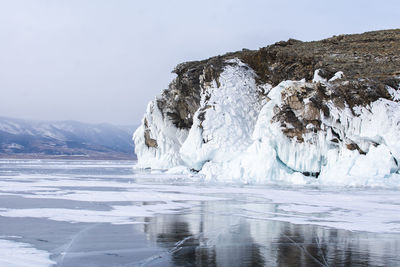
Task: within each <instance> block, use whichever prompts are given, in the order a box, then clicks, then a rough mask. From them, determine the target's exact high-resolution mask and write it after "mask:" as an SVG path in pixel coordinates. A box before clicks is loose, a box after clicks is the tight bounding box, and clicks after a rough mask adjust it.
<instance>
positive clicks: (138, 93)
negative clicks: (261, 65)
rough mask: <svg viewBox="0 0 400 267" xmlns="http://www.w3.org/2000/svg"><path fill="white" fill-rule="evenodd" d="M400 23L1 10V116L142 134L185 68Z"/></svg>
mask: <svg viewBox="0 0 400 267" xmlns="http://www.w3.org/2000/svg"><path fill="white" fill-rule="evenodd" d="M399 18H400V1H398V0H393V1H388V0H387V1H386V0H381V1H368V0H363V1H359V0H355V1H349V0H345V1H343V0H336V1H321V0H315V1H311V0H299V1H287V0H275V1H270V0H264V1H261V0H246V1H244V0H240V1H239V0H237V1H236V0H231V1H229V0H202V1H190V0H159V1H157V0H149V1H135V0H130V1H128V0H25V1H22V0H0V116H6V117H15V118H23V119H35V120H78V121H83V122H90V123H103V122H106V123H112V124H124V125H132V124H138V123H140V120H141V118H142V116H143V114H144V112H145V110H146V106H147V103H148V102H149V101H150V100H153V99H154V98H155V96H156V95H158V94H160V93H161V91H162V90H163V89H166V88H167V87H168V84H169V82H170V81H171V80H172V79H173V78H174V75H173V74H171V71H172V69H173V68H174V66H175V65H177V64H178V63H181V62H184V61H192V60H200V59H205V58H208V57H211V56H215V55H220V54H224V53H226V52H231V51H237V50H241V49H242V48H248V49H258V48H260V47H264V46H267V45H269V44H272V43H275V42H277V41H280V40H287V39H289V38H295V39H299V40H303V41H310V40H319V39H323V38H326V37H330V36H332V35H338V34H345V33H362V32H365V31H372V30H380V29H393V28H400V20H399Z"/></svg>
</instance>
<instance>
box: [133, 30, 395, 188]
mask: <svg viewBox="0 0 400 267" xmlns="http://www.w3.org/2000/svg"><path fill="white" fill-rule="evenodd" d="M366 35H367V36H366ZM389 35H390V36H391V37H392V38H397V39H399V41H400V32H399V31H383V32H382V31H381V32H372V33H366V34H361V35H349V36H341V38H339V39H340V40H339V42H340V44H337V42H338V41H337V38H338V37H334V38H331V39H327V40H323V41H320V42H312V43H303V42H300V41H296V40H289V41H288V42H279V43H277V44H275V45H272V46H269V47H266V48H263V49H260V50H258V51H247V50H246V51H241V52H236V53H231V54H227V55H225V56H219V57H215V58H211V59H209V60H206V61H199V62H189V63H184V64H181V65H178V66H177V68H176V69H175V73H176V74H177V78H176V79H175V80H174V81H173V82H172V83H171V84H170V87H169V89H167V90H165V91H164V92H163V93H162V95H161V96H159V97H157V98H156V99H155V100H154V101H151V102H150V103H149V105H148V107H147V111H146V114H145V116H144V118H143V120H142V124H141V126H140V127H139V128H138V129H137V131H136V132H135V133H134V137H133V139H134V142H135V150H136V154H137V156H138V167H140V168H153V169H171V170H172V171H173V170H176V171H182V170H183V169H188V170H191V171H195V172H199V173H200V174H202V175H204V176H205V177H206V178H207V179H217V180H223V181H240V182H245V183H248V182H250V183H276V182H288V183H296V184H306V183H318V184H330V185H355V186H359V185H365V186H392V185H396V184H400V175H399V174H398V172H399V162H400V140H399V138H398V134H399V133H400V102H399V100H400V73H399V70H400V64H399V61H400V60H399V59H398V57H395V56H393V55H395V54H396V53H394V52H396V51H398V50H399V48H398V47H397V46H395V45H392V47H390V44H392V43H389V47H387V46H386V47H385V46H383V47H384V48H381V49H379V47H381V46H382V43H385V42H387V37H388V36H389ZM335 38H336V39H335ZM368 38H369V39H368ZM366 39H367V40H369V41H367V43H365V40H366ZM342 43H343V44H342ZM349 45H350V46H354V47H353V50H355V51H358V50H362V51H364V53H365V51H368V53H370V56H369V57H363V55H361V56H360V55H357V56H355V54H352V53H350V52H348V50H349V48H348V46H349ZM341 46H343V47H341ZM316 48H319V49H320V50H321V51H319V50H318V49H316ZM357 49H358V50H357ZM368 49H370V50H368ZM310 51H311V52H310ZM315 51H319V52H315ZM354 53H355V52H354ZM371 53H372V54H371ZM288 55H289V56H288ZM383 55H385V56H386V60H387V59H390V60H388V62H386V61H382V57H383ZM391 55H392V56H391ZM355 58H356V59H357V60H358V61H355ZM359 58H361V60H359ZM354 62H358V63H354ZM357 64H358V65H357ZM371 64H375V65H374V66H375V68H373V69H371V68H370V66H371Z"/></svg>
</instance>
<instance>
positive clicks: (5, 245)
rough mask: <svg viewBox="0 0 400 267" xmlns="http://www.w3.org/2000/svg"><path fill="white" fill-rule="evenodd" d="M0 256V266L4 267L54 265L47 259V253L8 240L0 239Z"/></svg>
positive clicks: (42, 266)
mask: <svg viewBox="0 0 400 267" xmlns="http://www.w3.org/2000/svg"><path fill="white" fill-rule="evenodd" d="M2 238H3V237H2ZM9 238H15V237H9ZM0 255H1V257H0V266H4V267H6V266H7V267H44V266H53V264H55V263H56V262H54V261H52V260H50V259H49V256H50V254H49V253H48V252H47V251H43V250H38V249H35V248H33V247H32V246H31V245H29V244H25V243H21V242H14V241H10V240H3V239H0Z"/></svg>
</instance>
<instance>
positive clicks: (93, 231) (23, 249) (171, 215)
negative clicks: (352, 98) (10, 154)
mask: <svg viewBox="0 0 400 267" xmlns="http://www.w3.org/2000/svg"><path fill="white" fill-rule="evenodd" d="M133 165H134V162H128V161H62V160H4V159H3V160H0V255H1V257H0V266H30V267H34V266H53V265H54V266H65V267H66V266H74V267H76V266H400V191H399V189H384V188H380V189H377V188H375V189H374V188H324V189H322V188H317V187H311V186H308V187H307V186H303V187H294V186H283V185H281V186H278V185H276V186H250V185H248V186H241V185H223V184H217V183H213V184H211V183H204V182H203V181H202V178H201V177H197V176H192V177H190V176H186V175H172V174H166V173H161V172H160V173H155V172H153V173H149V172H147V171H134V170H133V168H132V166H133Z"/></svg>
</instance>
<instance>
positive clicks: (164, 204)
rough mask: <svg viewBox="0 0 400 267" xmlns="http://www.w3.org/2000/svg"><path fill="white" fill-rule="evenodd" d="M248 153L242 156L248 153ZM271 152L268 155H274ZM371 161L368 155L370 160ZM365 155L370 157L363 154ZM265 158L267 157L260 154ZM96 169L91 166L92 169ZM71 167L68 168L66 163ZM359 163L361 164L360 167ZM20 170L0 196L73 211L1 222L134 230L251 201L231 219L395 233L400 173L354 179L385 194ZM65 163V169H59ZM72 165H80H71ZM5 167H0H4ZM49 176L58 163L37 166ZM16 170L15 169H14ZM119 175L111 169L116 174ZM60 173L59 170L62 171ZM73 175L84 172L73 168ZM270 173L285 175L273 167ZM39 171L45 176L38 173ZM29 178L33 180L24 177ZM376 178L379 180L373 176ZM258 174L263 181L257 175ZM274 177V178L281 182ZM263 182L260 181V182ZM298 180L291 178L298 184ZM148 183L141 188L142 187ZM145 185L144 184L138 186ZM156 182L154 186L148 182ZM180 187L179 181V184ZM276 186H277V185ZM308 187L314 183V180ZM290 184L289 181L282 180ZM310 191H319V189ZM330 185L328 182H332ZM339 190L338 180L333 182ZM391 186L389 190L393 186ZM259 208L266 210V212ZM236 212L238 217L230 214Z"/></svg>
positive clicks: (3, 179)
mask: <svg viewBox="0 0 400 267" xmlns="http://www.w3.org/2000/svg"><path fill="white" fill-rule="evenodd" d="M371 149H372V150H371V151H370V153H378V154H379V155H384V153H385V150H382V149H383V148H380V147H379V146H378V147H374V148H371ZM250 152H251V151H249V152H248V153H250ZM272 152H273V151H271V153H272ZM372 155H373V154H372ZM363 157H365V158H367V157H368V154H367V155H365V156H363ZM264 158H265V159H267V158H271V157H268V154H266V155H265V157H264ZM381 158H382V161H381V162H379V161H378V162H376V163H375V164H377V165H382V166H381V167H379V169H382V170H385V169H387V168H390V166H389V165H385V164H386V162H387V160H385V157H384V156H381ZM4 162H5V161H0V166H1V168H0V170H1V171H3V170H4V169H7V168H9V169H10V170H12V169H13V168H12V166H13V165H15V164H16V163H15V162H14V163H12V164H10V163H7V164H6V165H2V163H3V164H4ZM95 163H96V164H95ZM69 164H71V163H69ZM84 164H88V165H91V166H93V169H92V170H98V169H100V170H107V169H108V168H111V167H110V166H119V168H118V169H126V170H132V169H131V163H130V162H125V163H121V164H116V163H113V162H102V164H99V162H93V163H84ZM247 164H254V168H253V169H250V170H253V172H254V173H253V174H252V175H254V176H256V175H257V171H260V172H261V173H262V172H264V171H265V170H263V169H261V170H260V169H259V168H256V166H257V164H258V162H257V161H253V162H249V163H247ZM360 164H362V163H360ZM21 165H22V166H25V168H26V169H25V170H24V168H23V169H20V170H19V171H21V170H22V172H23V173H22V174H21V175H19V176H16V175H15V173H14V172H15V170H14V171H11V172H10V173H9V174H7V173H4V172H1V175H0V195H1V196H2V197H7V196H14V197H22V198H24V199H32V200H34V199H35V200H44V201H49V202H53V201H55V200H63V201H69V202H70V203H76V204H74V206H73V208H71V207H70V208H65V207H64V208H62V207H46V206H45V207H40V208H38V207H31V208H28V207H20V208H12V207H4V206H3V207H0V216H3V217H10V218H24V217H31V218H45V219H49V220H54V221H64V222H73V223H79V222H81V223H82V222H86V223H96V222H103V223H112V224H132V223H138V221H137V219H136V218H139V217H153V216H156V215H158V214H171V213H180V212H182V210H185V209H189V208H191V207H195V206H197V205H199V203H207V202H218V201H225V202H226V201H227V202H230V201H232V202H233V201H235V200H236V199H238V198H239V199H240V198H244V199H248V198H251V199H255V201H254V204H251V205H250V204H249V205H246V206H245V207H244V208H243V209H242V212H240V213H239V214H237V215H238V216H243V217H244V218H258V219H262V220H279V221H287V222H291V223H297V224H316V225H321V226H327V227H334V228H341V229H348V230H358V231H368V232H392V233H400V194H399V193H398V190H392V189H393V187H394V186H395V184H396V183H397V182H393V181H394V180H396V179H397V180H399V179H400V175H394V176H393V177H391V178H390V179H381V180H380V181H383V182H381V183H379V184H377V182H376V181H378V180H377V179H374V178H371V180H368V179H365V178H360V180H359V181H358V180H357V179H355V183H356V184H360V183H365V184H366V185H380V186H383V185H385V184H384V183H386V187H387V188H391V190H389V189H373V188H369V189H359V188H348V189H343V188H341V187H340V188H334V187H323V189H321V188H315V187H310V186H297V187H291V186H287V187H286V188H276V187H265V186H238V185H235V184H225V183H224V184H220V183H203V182H202V180H201V177H202V176H201V175H194V174H191V175H187V174H180V175H171V174H168V173H162V172H158V173H151V172H141V171H134V172H133V173H132V171H131V174H125V175H111V176H106V175H104V174H103V173H102V172H97V174H96V173H93V174H91V175H90V176H86V177H85V176H82V175H81V174H79V172H78V173H76V174H74V175H71V174H70V175H66V174H65V172H67V171H68V169H66V168H64V167H63V166H64V165H63V164H62V163H59V164H57V166H58V168H59V169H58V173H57V175H45V174H38V173H37V169H36V167H35V166H38V165H39V163H37V162H35V161H32V166H33V167H35V168H33V169H29V168H28V166H29V161H28V162H26V163H21ZM65 165H68V164H65ZM74 165H78V164H74ZM3 166H4V168H3ZM42 166H48V167H49V169H48V170H49V171H53V168H54V166H56V164H47V163H42ZM14 169H15V168H14ZM118 169H115V168H114V170H115V171H117V170H118ZM59 170H62V172H60V171H59ZM76 170H84V168H79V166H76ZM275 170H280V171H282V172H283V171H284V170H282V169H281V168H279V167H277V168H275ZM43 172H45V171H43ZM30 173H31V174H30ZM377 175H380V174H379V173H378V174H377ZM260 176H261V175H260ZM279 177H280V176H279V175H276V177H275V179H279ZM290 177H292V179H293V180H291V181H290V183H307V182H308V180H307V179H310V180H311V179H312V178H309V177H308V178H307V179H306V178H305V177H304V176H302V175H299V176H298V177H296V176H295V175H291V176H290ZM260 179H261V178H260ZM296 179H297V180H296ZM147 180H149V181H153V182H151V183H147V182H146V181H147ZM137 181H143V182H137ZM154 181H159V182H156V183H154ZM180 181H182V182H180ZM276 181H278V180H276ZM313 181H317V182H318V181H319V180H315V179H313ZM286 182H288V181H286ZM317 182H316V183H315V185H318V183H317ZM332 183H333V182H332ZM338 183H339V184H342V182H340V181H338ZM391 183H393V184H391ZM79 203H90V204H91V205H94V207H97V206H98V207H101V209H88V208H84V207H80V206H81V204H79ZM257 203H270V204H275V205H276V208H274V209H273V210H265V208H263V209H260V208H258V205H257ZM264 207H265V206H264ZM232 212H237V211H232Z"/></svg>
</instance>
